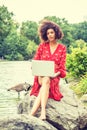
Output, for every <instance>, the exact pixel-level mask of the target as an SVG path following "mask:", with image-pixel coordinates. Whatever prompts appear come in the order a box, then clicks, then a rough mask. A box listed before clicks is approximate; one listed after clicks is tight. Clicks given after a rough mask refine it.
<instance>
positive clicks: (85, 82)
mask: <svg viewBox="0 0 87 130" xmlns="http://www.w3.org/2000/svg"><path fill="white" fill-rule="evenodd" d="M72 89H73V90H74V92H75V93H76V94H77V95H79V96H82V95H83V94H87V73H86V75H84V76H83V77H81V78H80V82H79V83H78V84H77V85H76V86H72Z"/></svg>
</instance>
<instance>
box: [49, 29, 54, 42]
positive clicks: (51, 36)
mask: <svg viewBox="0 0 87 130" xmlns="http://www.w3.org/2000/svg"><path fill="white" fill-rule="evenodd" d="M47 38H48V40H49V41H50V42H52V41H54V40H55V31H54V30H53V29H48V30H47Z"/></svg>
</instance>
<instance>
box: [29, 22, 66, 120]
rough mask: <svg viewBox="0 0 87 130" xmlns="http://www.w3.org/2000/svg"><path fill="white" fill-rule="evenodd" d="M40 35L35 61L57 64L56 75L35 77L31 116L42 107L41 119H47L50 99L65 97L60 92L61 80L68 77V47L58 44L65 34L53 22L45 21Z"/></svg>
mask: <svg viewBox="0 0 87 130" xmlns="http://www.w3.org/2000/svg"><path fill="white" fill-rule="evenodd" d="M39 35H40V38H41V39H42V41H43V42H42V43H40V44H39V47H38V49H37V51H36V54H35V56H34V59H35V60H49V61H54V63H55V75H54V76H53V77H40V76H35V78H34V84H33V87H32V90H31V92H30V95H35V96H37V98H36V100H35V103H34V105H33V108H32V110H31V115H33V116H34V115H35V114H36V112H37V110H38V108H39V107H41V115H40V119H41V120H44V119H46V104H47V100H48V98H52V99H54V100H57V101H60V100H61V98H62V97H63V95H62V94H61V92H60V88H59V81H60V78H64V77H65V76H66V67H65V62H66V47H65V45H63V44H61V43H58V40H59V39H62V37H63V33H62V30H61V29H60V27H59V26H58V25H57V24H56V23H54V22H52V21H43V22H42V24H41V25H40V27H39Z"/></svg>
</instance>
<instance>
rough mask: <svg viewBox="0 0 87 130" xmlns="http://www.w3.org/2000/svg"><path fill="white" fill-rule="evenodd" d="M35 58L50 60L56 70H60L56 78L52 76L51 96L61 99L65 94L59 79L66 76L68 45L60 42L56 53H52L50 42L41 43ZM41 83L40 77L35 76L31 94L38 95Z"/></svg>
mask: <svg viewBox="0 0 87 130" xmlns="http://www.w3.org/2000/svg"><path fill="white" fill-rule="evenodd" d="M34 59H35V60H49V61H54V63H55V72H58V71H60V75H59V76H57V77H55V78H50V90H49V98H52V99H54V100H58V101H60V100H61V98H62V97H63V95H62V94H61V92H60V86H59V81H60V78H64V77H65V76H66V67H65V62H66V47H65V45H63V44H60V43H59V44H58V46H57V48H56V49H55V51H54V53H53V54H51V51H50V45H49V43H47V42H46V43H40V45H39V47H38V49H37V52H36V54H35V56H34ZM40 87H41V86H40V85H39V83H38V77H37V76H35V77H34V83H33V87H32V90H31V93H30V95H35V96H38V93H39V90H40Z"/></svg>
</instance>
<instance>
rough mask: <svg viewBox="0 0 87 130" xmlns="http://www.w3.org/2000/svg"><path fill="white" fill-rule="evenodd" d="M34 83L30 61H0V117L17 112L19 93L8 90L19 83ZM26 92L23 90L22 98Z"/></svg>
mask: <svg viewBox="0 0 87 130" xmlns="http://www.w3.org/2000/svg"><path fill="white" fill-rule="evenodd" d="M24 82H27V83H30V84H32V83H33V76H32V73H31V62H30V61H6V62H3V61H2V62H0V117H2V116H3V117H4V116H9V115H14V114H16V113H17V104H18V102H19V100H18V93H17V92H15V91H10V92H9V91H7V89H8V88H10V87H12V86H15V85H17V84H19V83H24ZM24 93H25V92H21V95H20V98H23V97H24Z"/></svg>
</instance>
